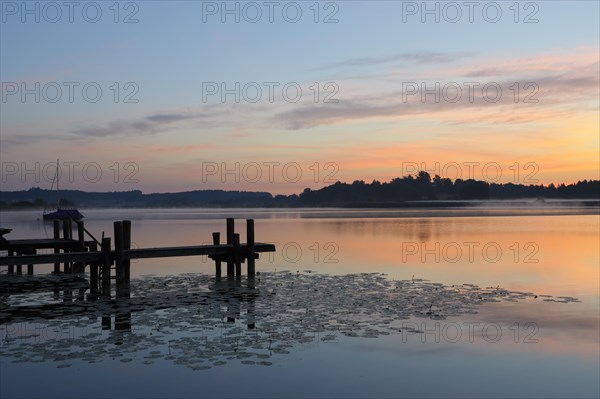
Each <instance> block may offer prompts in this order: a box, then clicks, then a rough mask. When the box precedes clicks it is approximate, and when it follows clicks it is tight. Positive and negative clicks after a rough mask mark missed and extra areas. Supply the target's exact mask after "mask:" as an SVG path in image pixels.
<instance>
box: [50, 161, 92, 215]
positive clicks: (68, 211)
mask: <svg viewBox="0 0 600 399" xmlns="http://www.w3.org/2000/svg"><path fill="white" fill-rule="evenodd" d="M59 180H60V164H59V160H58V159H57V160H56V176H55V177H54V181H52V188H51V190H53V189H54V182H56V192H57V194H58V201H57V203H56V209H53V210H50V211H48V210H44V214H43V218H44V220H81V219H83V218H84V216H83V215H82V214H81V212H79V211H78V210H77V209H76V208H72V207H61V206H60V189H59V183H58V182H59Z"/></svg>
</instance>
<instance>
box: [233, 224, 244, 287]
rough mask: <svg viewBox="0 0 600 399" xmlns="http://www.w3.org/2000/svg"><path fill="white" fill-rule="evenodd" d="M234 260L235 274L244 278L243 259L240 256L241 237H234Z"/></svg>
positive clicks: (237, 235)
mask: <svg viewBox="0 0 600 399" xmlns="http://www.w3.org/2000/svg"><path fill="white" fill-rule="evenodd" d="M233 259H234V263H235V274H236V276H238V277H241V276H242V257H241V254H240V235H239V234H238V233H235V234H234V235H233Z"/></svg>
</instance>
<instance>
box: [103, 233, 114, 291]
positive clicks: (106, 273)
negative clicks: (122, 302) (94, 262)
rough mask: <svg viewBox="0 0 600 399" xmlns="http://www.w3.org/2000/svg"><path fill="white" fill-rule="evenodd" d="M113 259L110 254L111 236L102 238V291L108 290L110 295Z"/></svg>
mask: <svg viewBox="0 0 600 399" xmlns="http://www.w3.org/2000/svg"><path fill="white" fill-rule="evenodd" d="M111 264H112V259H111V255H110V237H105V238H103V239H102V291H104V292H106V291H108V294H109V295H110V266H111Z"/></svg>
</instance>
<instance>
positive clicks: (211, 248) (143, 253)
mask: <svg viewBox="0 0 600 399" xmlns="http://www.w3.org/2000/svg"><path fill="white" fill-rule="evenodd" d="M232 251H233V245H227V244H225V245H197V246H189V247H160V248H143V249H130V250H128V251H123V256H125V257H128V258H129V259H144V258H168V257H179V256H195V255H219V254H227V253H230V252H232ZM240 251H241V252H242V253H245V252H247V245H245V244H244V245H240ZM254 252H275V245H273V244H262V243H256V244H254Z"/></svg>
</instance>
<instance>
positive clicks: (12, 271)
mask: <svg viewBox="0 0 600 399" xmlns="http://www.w3.org/2000/svg"><path fill="white" fill-rule="evenodd" d="M8 256H15V253H14V252H13V251H8ZM14 272H15V265H8V274H14Z"/></svg>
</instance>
